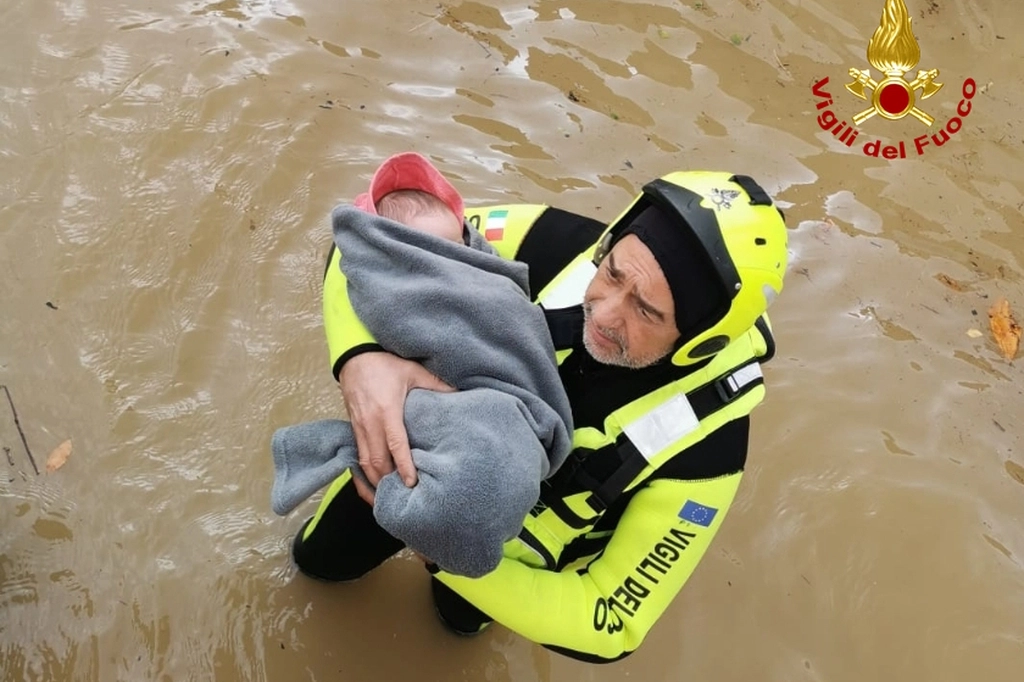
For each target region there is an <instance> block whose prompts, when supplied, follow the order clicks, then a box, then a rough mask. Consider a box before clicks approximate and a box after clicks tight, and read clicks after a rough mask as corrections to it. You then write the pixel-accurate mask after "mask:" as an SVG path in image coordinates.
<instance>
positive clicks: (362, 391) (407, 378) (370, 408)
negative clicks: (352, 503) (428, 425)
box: [340, 352, 455, 505]
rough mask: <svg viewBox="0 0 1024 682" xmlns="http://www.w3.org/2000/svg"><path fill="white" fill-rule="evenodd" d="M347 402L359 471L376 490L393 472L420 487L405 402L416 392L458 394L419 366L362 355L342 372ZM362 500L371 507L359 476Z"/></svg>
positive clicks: (387, 355) (373, 354)
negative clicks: (418, 390)
mask: <svg viewBox="0 0 1024 682" xmlns="http://www.w3.org/2000/svg"><path fill="white" fill-rule="evenodd" d="M340 382H341V393H342V395H343V396H344V398H345V405H346V407H347V409H348V414H349V418H350V419H351V420H352V430H353V432H354V433H355V437H356V450H357V451H358V453H359V466H360V467H361V468H362V470H363V473H364V474H365V475H366V478H367V480H368V481H369V482H370V484H371V485H372V486H373V487H376V486H377V484H378V483H379V482H380V479H381V478H383V477H384V476H386V475H387V474H390V473H391V472H392V471H394V470H395V468H396V467H397V468H398V473H399V475H400V476H401V477H402V480H403V481H404V482H405V484H406V485H407V486H409V487H410V488H411V487H413V486H414V485H416V467H415V465H413V462H412V453H411V452H410V449H409V435H408V434H407V433H406V431H405V399H406V396H408V395H409V391H411V390H412V389H414V388H425V389H427V390H431V391H441V392H445V393H449V392H452V391H454V390H455V389H454V388H452V387H451V386H449V385H448V384H446V383H444V382H443V381H441V380H440V379H438V378H437V377H436V376H434V375H433V374H431V373H430V372H428V371H427V370H426V369H425V368H424V367H423V366H422V365H420V364H419V363H418V362H413V361H412V360H404V359H402V358H400V357H398V356H397V355H393V354H391V353H386V352H370V353H360V354H359V355H357V356H355V357H354V358H352V359H350V360H349V361H348V362H346V363H345V365H344V366H343V367H342V368H341V377H340ZM352 480H353V482H354V483H355V486H356V490H357V491H358V492H359V496H360V497H361V498H363V500H364V501H366V503H367V504H371V505H372V504H373V497H374V493H373V491H372V490H370V489H369V488H368V487H367V486H366V485H365V484H364V483H363V482H362V481H360V480H359V478H358V477H355V476H354V477H353V478H352Z"/></svg>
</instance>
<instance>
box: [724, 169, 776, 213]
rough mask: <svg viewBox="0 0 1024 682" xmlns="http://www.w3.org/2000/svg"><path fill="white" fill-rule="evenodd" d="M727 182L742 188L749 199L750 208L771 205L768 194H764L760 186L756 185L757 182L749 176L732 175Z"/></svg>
mask: <svg viewBox="0 0 1024 682" xmlns="http://www.w3.org/2000/svg"><path fill="white" fill-rule="evenodd" d="M729 182H735V183H736V184H737V185H739V186H740V187H742V188H743V191H744V192H746V193H747V196H749V197H750V205H751V206H771V205H772V200H771V197H769V196H768V192H765V191H764V189H763V188H762V187H761V185H759V184H757V181H756V180H754V178H752V177H750V176H749V175H734V176H732V177H731V178H729Z"/></svg>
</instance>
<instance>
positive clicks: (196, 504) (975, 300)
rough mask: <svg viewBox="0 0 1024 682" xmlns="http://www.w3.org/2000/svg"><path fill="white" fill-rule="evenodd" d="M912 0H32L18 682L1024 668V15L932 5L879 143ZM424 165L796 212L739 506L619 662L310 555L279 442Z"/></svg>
mask: <svg viewBox="0 0 1024 682" xmlns="http://www.w3.org/2000/svg"><path fill="white" fill-rule="evenodd" d="M884 5H885V2H884V0H864V1H863V2H856V3H854V2H830V1H829V0H705V1H703V2H690V1H687V2H670V1H668V0H656V1H653V2H625V1H620V0H557V1H550V0H537V1H535V2H529V3H527V2H511V1H504V0H481V1H474V0H467V1H465V2H458V1H455V2H447V1H445V2H442V3H441V4H437V3H435V2H430V3H427V2H422V3H417V2H398V1H395V0H381V1H375V2H370V1H369V0H359V1H350V2H328V1H326V0H288V1H285V0H281V1H274V0H222V1H220V2H208V1H203V0H201V1H195V0H182V1H180V2H176V3H153V2H148V1H147V2H143V1H142V0H55V1H54V2H39V1H36V0H32V1H29V0H7V1H6V2H4V3H3V4H2V6H0V92H2V101H0V385H2V386H4V387H6V390H0V445H2V447H3V449H4V452H3V453H2V454H0V523H2V525H0V678H2V679H3V680H4V681H7V680H10V681H12V682H13V681H19V682H20V681H22V680H25V681H35V680H52V681H59V682H63V681H72V680H73V681H85V682H92V681H103V682H106V681H108V680H126V681H136V680H138V681H142V680H157V681H160V682H163V681H174V682H178V681H182V680H223V681H231V682H234V681H241V680H246V681H248V680H255V681H263V680H268V681H272V680H289V681H290V680H318V681H324V680H346V681H359V680H374V681H376V682H379V681H386V682H390V681H392V680H394V681H398V680H402V681H404V680H431V681H432V680H445V681H446V680H474V681H475V680H489V681H493V682H505V681H510V682H532V681H534V680H536V681H544V682H548V681H561V680H572V681H575V680H588V681H611V680H616V681H618V680H624V679H635V680H673V681H674V680H695V681H698V680H699V681H707V682H730V681H735V682H750V681H754V680H758V681H768V680H772V681H778V682H795V681H798V680H808V681H816V682H817V681H820V682H826V681H827V682H865V681H874V680H878V681H892V682H905V681H908V680H914V681H917V680H920V681H922V682H924V681H927V682H947V681H948V682H961V681H963V682H967V681H968V680H970V681H973V680H984V681H985V682H1013V681H1017V680H1020V679H1022V674H1024V673H1022V671H1024V451H1022V443H1021V437H1020V434H1021V431H1022V427H1021V424H1020V421H1021V420H1022V419H1024V395H1022V381H1024V362H1022V359H1021V357H1024V353H1021V352H1019V353H1018V357H1017V358H1016V359H1015V360H1008V359H1007V358H1006V357H1004V355H1003V354H1002V353H1001V352H1000V350H999V347H998V346H997V345H996V342H995V339H994V337H993V335H992V333H991V331H990V329H989V317H988V311H989V310H990V308H991V307H992V306H993V304H995V303H996V302H997V301H999V300H1001V299H1006V300H1007V301H1008V303H1009V306H1010V310H1011V311H1012V312H1013V314H1014V315H1015V316H1016V319H1017V320H1018V321H1020V320H1024V286H1022V274H1024V268H1022V260H1024V219H1022V210H1024V152H1022V149H1024V132H1022V131H1024V116H1022V113H1021V112H1022V111H1024V67H1022V66H1021V64H1022V63H1024V61H1022V60H1024V47H1022V44H1024V43H1022V40H1024V4H1022V3H1019V2H1005V1H998V0H906V6H907V8H908V10H909V14H910V17H912V19H913V24H912V26H913V33H914V35H915V36H916V40H917V42H918V44H919V46H920V59H919V61H918V63H917V64H916V65H914V66H913V68H912V69H909V70H908V71H909V72H908V73H907V77H906V81H913V80H914V79H915V78H916V75H917V73H918V71H919V70H921V71H925V72H927V71H928V70H930V69H936V70H937V71H938V73H937V74H936V75H934V77H930V76H926V79H925V80H926V81H927V82H918V83H912V84H914V85H915V88H917V89H916V90H915V91H914V92H915V94H914V97H915V98H916V99H915V100H914V106H915V107H916V109H915V110H914V113H913V114H908V115H906V116H903V117H902V118H898V119H895V120H888V119H887V118H885V117H884V116H882V115H879V114H875V115H871V116H869V117H868V118H866V119H861V120H860V123H859V125H853V120H854V117H855V116H857V115H858V114H859V113H860V112H861V111H865V110H868V109H870V108H871V107H872V101H871V98H872V96H873V95H872V92H873V90H872V87H875V86H878V87H881V82H882V79H883V78H884V77H885V75H884V74H882V73H880V72H879V71H878V70H877V69H875V68H874V67H873V66H872V65H871V64H870V63H869V62H868V59H867V56H866V50H867V47H868V44H869V41H870V40H871V37H872V35H873V34H874V32H875V30H876V28H878V26H879V22H880V17H881V16H882V10H883V7H884ZM850 69H864V70H868V75H867V76H865V78H866V79H870V81H869V82H868V84H867V85H865V84H864V83H861V89H862V94H863V95H864V97H865V98H866V99H861V98H859V97H858V96H857V95H856V94H854V93H853V92H852V91H851V90H850V89H847V88H846V84H847V83H851V82H854V80H853V78H852V77H851V76H850V75H849V70H850ZM901 77H902V76H901ZM826 78H827V80H826ZM904 82H905V81H904ZM936 84H941V86H942V87H941V88H939V89H938V90H937V91H934V94H931V96H930V97H928V98H927V99H924V98H922V97H921V95H922V94H923V93H924V91H925V90H924V88H926V87H930V88H932V89H934V87H935V85H936ZM897 85H898V84H897ZM900 87H902V86H900ZM854 89H856V87H854ZM886 92H888V93H889V94H887V95H885V97H886V98H887V99H886V102H887V106H889V105H892V104H893V102H896V104H899V102H898V100H899V98H900V94H899V93H900V92H902V91H900V90H899V89H898V88H897V89H896V90H892V89H890V90H887V91H886ZM894 93H895V94H894ZM965 110H966V113H965ZM826 112H828V113H827V114H826ZM919 114H923V115H924V116H926V117H930V118H931V119H933V122H932V124H931V125H930V126H928V125H926V124H925V122H924V121H923V120H922V118H921V117H920V116H919ZM830 117H834V118H830ZM823 126H824V127H823ZM844 134H845V138H844V137H843V135H844ZM851 140H852V143H851ZM922 141H923V142H922ZM410 149H411V150H415V151H418V152H420V153H422V154H424V155H426V156H428V157H429V158H431V159H432V160H433V161H434V162H435V163H436V164H437V166H438V167H439V168H440V169H441V170H442V171H443V172H444V173H445V174H446V175H447V176H448V177H449V178H451V179H452V181H453V182H454V183H455V185H456V186H457V187H458V188H459V189H460V191H461V192H462V193H463V194H464V196H465V198H466V201H467V204H468V205H470V206H480V205H486V204H495V203H504V202H529V203H547V204H550V205H556V206H559V207H562V208H565V209H569V210H573V211H577V212H580V213H584V214H587V215H591V216H593V217H596V218H599V219H602V220H606V221H610V220H612V219H614V218H615V217H616V216H617V215H618V213H619V212H620V211H621V210H623V209H624V208H625V207H626V205H627V204H628V203H629V201H630V200H631V198H632V197H633V196H634V195H635V194H636V193H638V192H639V191H640V188H641V186H642V185H643V184H644V183H645V182H646V181H648V180H651V179H653V178H655V177H658V176H661V175H664V174H666V173H669V172H671V171H674V170H681V169H714V170H728V171H732V172H735V173H744V174H748V175H752V176H753V177H755V178H757V179H758V180H760V181H761V183H762V184H763V185H764V187H765V188H766V189H767V190H768V191H769V192H770V193H771V194H772V195H773V196H774V197H775V198H776V199H777V200H778V202H779V203H780V205H782V206H783V207H784V208H785V211H786V215H787V222H788V224H789V227H790V252H791V259H790V264H789V271H788V275H787V279H786V287H785V290H784V292H783V294H782V296H781V297H780V298H779V300H778V301H777V302H776V304H775V305H774V306H773V308H772V310H771V314H772V321H773V324H774V327H775V332H776V336H777V341H778V354H777V356H776V357H775V358H774V359H773V360H772V361H771V363H769V364H768V365H766V368H765V372H766V376H767V382H768V386H769V391H768V397H767V400H766V402H765V403H764V404H763V405H762V406H761V407H759V408H758V409H757V411H756V412H755V414H754V419H753V431H752V440H751V449H750V457H749V465H748V469H747V473H746V476H745V478H744V481H743V483H742V486H741V488H740V492H739V496H738V499H737V502H736V504H735V505H734V507H733V508H732V509H731V510H730V512H729V516H728V518H727V520H726V522H725V524H724V526H723V528H722V531H721V533H720V534H719V536H718V538H717V539H716V541H715V543H714V544H713V546H712V548H711V550H710V551H709V553H708V555H707V557H706V558H705V559H704V561H703V562H702V563H701V564H700V566H699V567H698V569H697V571H696V573H695V574H694V576H693V578H692V579H691V580H690V582H689V583H688V584H687V586H686V588H685V589H684V591H683V592H682V593H681V594H680V596H679V597H678V598H677V599H676V601H675V602H674V603H673V604H672V606H671V608H670V609H669V611H668V612H667V613H666V615H665V616H664V617H663V619H662V620H661V621H660V622H659V623H658V624H657V626H656V627H655V628H654V629H653V631H652V632H651V633H650V635H649V636H648V638H647V640H646V642H645V643H644V645H643V646H642V647H641V648H640V649H639V650H638V651H637V652H636V653H635V654H633V655H632V656H630V657H628V658H626V659H625V660H623V661H621V662H619V663H615V664H613V665H609V666H592V665H587V664H583V663H578V662H576V661H573V660H570V659H567V658H564V657H561V656H559V655H556V654H553V653H550V652H548V651H547V650H545V649H543V648H542V647H540V646H537V645H534V644H531V643H530V642H527V641H525V640H523V639H522V638H520V637H518V636H516V635H514V634H512V633H511V632H510V631H508V630H506V629H504V628H502V627H494V628H491V629H489V630H488V631H486V632H485V633H484V634H483V635H481V636H479V637H477V638H474V639H461V638H457V637H455V636H453V635H450V634H448V633H447V632H446V631H444V630H443V629H442V628H441V627H440V626H439V625H438V623H437V621H436V619H435V617H434V613H433V608H432V606H431V602H430V598H429V592H428V589H427V586H428V582H427V575H426V574H425V572H424V571H423V568H422V565H421V564H419V563H417V561H416V560H415V558H414V557H411V556H409V555H407V554H400V555H399V556H398V557H396V558H395V559H394V560H392V561H389V562H388V563H386V564H385V565H384V566H383V567H381V569H380V570H378V571H376V572H374V573H373V574H371V575H370V576H369V577H367V578H366V579H365V580H363V581H360V582H358V583H355V584H352V585H341V586H330V585H324V584H321V583H316V582H313V581H311V580H308V579H306V578H304V577H303V576H301V575H299V574H297V572H296V570H295V568H294V567H293V565H292V563H291V560H290V551H289V549H290V542H291V537H292V535H293V534H294V533H295V531H296V530H297V529H298V527H299V525H300V524H301V522H302V520H303V519H304V518H306V517H307V516H308V515H309V514H311V513H312V511H313V510H314V508H315V500H311V501H309V502H308V503H306V504H304V505H303V506H302V507H300V508H299V509H297V510H296V511H295V512H293V513H292V514H291V515H290V516H288V517H286V518H280V517H277V516H275V515H274V514H273V512H272V511H271V509H270V499H269V495H270V483H271V477H272V471H273V469H272V463H271V459H270V454H269V439H270V436H271V434H272V433H273V431H274V429H275V428H277V427H280V426H283V425H286V424H289V423H296V422H299V421H305V420H308V419H314V418H324V417H331V416H337V415H338V413H339V410H340V402H339V394H338V391H337V388H336V387H335V386H334V385H333V383H332V380H331V376H330V372H329V364H328V356H327V350H326V344H325V342H324V337H323V331H322V317H321V303H320V282H321V277H322V275H323V267H324V263H323V258H324V254H325V253H326V250H327V247H328V245H329V243H330V231H329V225H328V215H329V212H330V210H331V208H332V207H333V206H334V205H336V204H337V203H339V202H341V201H346V200H350V199H351V198H352V197H354V195H355V194H357V193H358V192H360V191H362V190H363V189H364V188H365V186H366V184H367V182H368V180H369V178H370V176H371V174H372V173H373V170H374V169H375V167H376V165H377V164H378V163H379V162H380V161H381V160H382V159H384V158H385V157H386V156H388V155H390V154H392V153H395V152H399V151H405V150H410ZM872 152H874V153H872ZM8 394H9V395H10V401H8V399H7V395H8ZM12 405H13V407H14V410H13V411H12V409H11V406H12ZM15 411H16V414H17V422H16V421H15V417H14V412H15ZM19 427H20V431H21V432H23V433H24V436H25V443H27V445H28V447H29V449H30V450H31V453H32V455H33V457H34V460H35V466H36V467H38V469H39V471H40V473H39V474H38V475H37V474H36V471H35V470H34V468H33V463H32V462H31V461H30V459H29V457H28V453H27V452H26V449H25V443H23V442H22V438H21V434H20V433H19ZM67 440H71V442H72V450H71V453H70V455H69V456H68V458H67V461H66V463H65V464H64V465H63V466H62V467H61V468H59V469H58V470H56V471H54V472H52V473H48V472H47V471H46V468H45V462H46V459H47V456H48V455H49V453H50V452H51V451H53V450H54V449H55V448H57V447H58V446H59V445H60V444H61V443H63V442H65V441H67Z"/></svg>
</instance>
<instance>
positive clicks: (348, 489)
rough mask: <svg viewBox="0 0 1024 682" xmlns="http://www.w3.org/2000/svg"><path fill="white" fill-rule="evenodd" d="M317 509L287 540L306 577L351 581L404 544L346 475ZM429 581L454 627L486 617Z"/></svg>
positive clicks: (472, 627) (471, 625)
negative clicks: (375, 514) (381, 523)
mask: <svg viewBox="0 0 1024 682" xmlns="http://www.w3.org/2000/svg"><path fill="white" fill-rule="evenodd" d="M329 494H330V491H328V495H329ZM318 513H319V518H317V517H316V516H314V517H312V518H310V519H309V520H308V521H306V524H305V525H303V527H302V529H301V530H300V531H299V532H298V534H297V535H296V536H295V541H294V542H293V543H292V557H293V558H294V559H295V563H296V564H297V565H298V567H299V570H300V571H302V572H303V573H305V574H306V575H308V576H310V577H313V578H317V579H320V580H327V581H332V582H343V581H349V580H356V579H357V578H361V577H362V576H364V575H366V574H367V573H369V572H370V571H372V570H373V569H375V568H377V567H378V566H380V565H381V564H382V563H384V561H385V560H387V559H389V558H390V557H392V556H394V555H395V554H396V553H398V551H399V550H401V549H403V548H404V547H405V544H404V543H403V542H402V541H401V540H399V539H397V538H395V537H394V536H392V535H391V534H390V533H388V532H387V531H386V530H384V529H383V528H381V527H380V526H379V525H378V524H377V520H376V519H374V518H373V508H372V507H371V506H370V505H368V504H366V502H364V501H363V500H362V499H361V498H360V497H359V494H358V493H357V492H356V488H355V485H353V484H352V481H351V479H350V480H348V481H347V482H346V483H345V485H344V486H343V487H342V488H341V490H339V491H338V492H337V494H335V495H334V496H333V497H331V498H330V499H329V500H325V501H324V502H323V503H321V508H320V510H319V512H318ZM311 524H312V526H313V528H312V530H311V531H310V532H309V534H308V536H307V535H306V531H307V529H308V527H309V526H310V525H311ZM304 536H305V537H304ZM430 582H431V585H430V587H431V593H432V595H433V597H434V605H435V606H436V608H437V612H438V615H440V617H441V619H442V620H443V621H444V622H445V623H446V624H447V625H448V626H449V627H451V628H452V629H454V630H455V631H456V632H459V633H462V634H470V633H475V632H478V631H479V630H480V628H482V627H483V626H484V625H485V624H486V623H489V622H490V620H491V619H490V618H488V617H487V616H486V615H485V614H484V613H483V612H482V611H480V610H479V609H477V608H476V607H475V606H473V605H472V604H470V603H469V602H468V601H466V600H465V599H463V598H462V597H460V596H459V595H458V594H456V593H455V592H454V591H452V590H451V589H450V588H449V587H447V586H446V585H444V584H443V583H441V582H440V581H439V580H437V579H436V578H434V577H431V579H430Z"/></svg>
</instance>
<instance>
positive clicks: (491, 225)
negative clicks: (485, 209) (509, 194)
mask: <svg viewBox="0 0 1024 682" xmlns="http://www.w3.org/2000/svg"><path fill="white" fill-rule="evenodd" d="M507 218H508V211H490V212H489V213H488V214H487V220H486V222H485V223H484V239H486V240H487V241H489V242H493V241H500V240H501V238H502V237H503V236H505V220H506V219H507Z"/></svg>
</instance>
